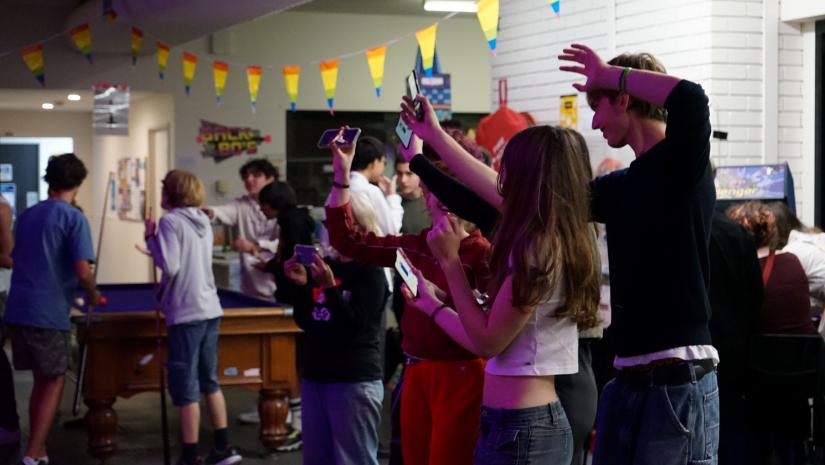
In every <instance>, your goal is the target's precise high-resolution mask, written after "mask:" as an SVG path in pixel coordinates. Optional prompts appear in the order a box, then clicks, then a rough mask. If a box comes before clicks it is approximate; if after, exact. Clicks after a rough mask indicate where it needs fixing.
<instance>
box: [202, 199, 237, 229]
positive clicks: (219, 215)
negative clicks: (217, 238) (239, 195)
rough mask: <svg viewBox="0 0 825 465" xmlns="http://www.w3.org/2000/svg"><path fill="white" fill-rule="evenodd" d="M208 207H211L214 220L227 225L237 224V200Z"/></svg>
mask: <svg viewBox="0 0 825 465" xmlns="http://www.w3.org/2000/svg"><path fill="white" fill-rule="evenodd" d="M209 208H211V209H212V213H213V215H214V220H215V221H217V222H219V223H221V224H226V225H229V226H234V225H236V224H238V210H239V209H238V202H235V201H232V202H229V203H227V204H226V205H220V206H216V207H209Z"/></svg>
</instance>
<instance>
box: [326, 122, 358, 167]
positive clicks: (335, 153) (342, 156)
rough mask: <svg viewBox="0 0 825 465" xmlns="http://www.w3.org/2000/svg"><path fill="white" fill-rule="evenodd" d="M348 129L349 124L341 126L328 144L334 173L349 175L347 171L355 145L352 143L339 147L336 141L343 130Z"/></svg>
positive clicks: (350, 165)
mask: <svg viewBox="0 0 825 465" xmlns="http://www.w3.org/2000/svg"><path fill="white" fill-rule="evenodd" d="M347 129H349V126H343V127H341V130H340V131H339V132H338V136H337V137H336V138H335V139H334V140H333V141H332V143H331V144H329V150H330V152H332V167H333V169H334V170H335V174H346V175H347V177H349V171H350V168H351V167H352V159H353V158H355V146H356V144H352V145H351V146H349V147H341V146H340V145H338V143H337V142H336V141H337V140H338V138H340V137H342V136H343V135H344V131H345V130H347Z"/></svg>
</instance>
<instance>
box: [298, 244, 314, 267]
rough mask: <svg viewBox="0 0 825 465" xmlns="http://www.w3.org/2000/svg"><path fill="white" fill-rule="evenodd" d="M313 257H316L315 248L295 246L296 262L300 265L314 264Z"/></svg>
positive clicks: (301, 245)
mask: <svg viewBox="0 0 825 465" xmlns="http://www.w3.org/2000/svg"><path fill="white" fill-rule="evenodd" d="M315 255H318V249H316V248H315V246H312V245H303V244H295V257H296V261H297V262H298V263H300V264H301V265H310V264H312V263H315Z"/></svg>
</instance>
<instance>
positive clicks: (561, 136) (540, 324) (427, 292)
mask: <svg viewBox="0 0 825 465" xmlns="http://www.w3.org/2000/svg"><path fill="white" fill-rule="evenodd" d="M420 101H421V102H422V104H423V105H424V107H425V113H429V112H430V111H431V107H430V105H429V103H428V102H427V101H426V100H425V99H423V98H422V99H421V100H420ZM402 107H403V108H404V111H403V112H402V115H403V117H404V118H405V120H406V121H407V124H408V125H409V126H410V127H411V128H412V129H413V130H414V131H415V132H416V134H418V135H419V136H421V137H422V138H423V139H424V140H425V142H428V143H429V144H430V145H432V146H433V148H435V149H436V151H437V152H439V154H442V152H443V151H454V152H455V151H458V150H461V149H460V147H456V145H455V144H453V143H451V142H450V141H447V140H446V139H447V138H449V136H446V135H445V134H443V131H441V130H440V128H439V127H438V125H437V123H436V124H432V122H431V121H434V118H433V115H428V116H427V117H425V119H424V121H421V122H419V121H417V120H415V116H414V112H413V110H412V108H411V105H410V102H409V101H408V102H407V103H406V104H405V105H402ZM581 150H582V148H581V146H580V145H579V144H578V143H577V141H575V140H574V138H573V136H572V135H571V132H570V131H568V130H565V129H561V128H554V127H549V126H537V127H533V128H529V129H526V130H524V131H522V132H520V133H518V134H517V135H516V136H514V137H513V138H512V139H511V140H510V141H509V142H508V144H507V148H506V149H505V151H504V155H503V158H502V165H501V172H500V173H499V174H498V179H497V186H498V189H493V190H492V191H489V190H488V191H486V192H484V191H480V190H478V191H477V193H478V194H479V195H481V196H482V197H483V198H484V200H485V201H487V202H488V203H490V204H491V205H494V206H496V207H497V208H498V209H499V211H500V212H501V218H500V221H499V225H498V228H497V231H496V234H495V237H494V241H493V252H492V257H491V261H490V265H491V269H492V270H493V272H494V273H495V276H494V277H493V280H492V281H491V282H492V285H491V288H490V289H489V290H488V291H489V294H491V295H492V296H493V297H492V299H491V304H490V306H489V309H486V310H485V308H484V307H483V304H481V303H480V300H482V299H477V298H476V296H475V295H474V294H473V293H472V291H471V287H470V285H469V283H468V282H467V278H466V277H465V275H464V273H463V271H462V266H461V262H460V261H459V259H458V244H459V241H460V239H461V229H460V228H459V227H458V222H457V220H456V219H455V218H449V217H447V218H445V219H443V220H442V221H440V222H439V223H438V224H437V225H436V226H435V227H434V228H433V230H432V231H431V232H430V234H429V236H428V242H429V245H430V248H431V249H432V251H433V253H434V255H435V256H436V257H437V258H438V260H439V263H440V265H441V267H442V269H443V270H444V274H445V275H446V277H447V281H448V284H449V286H450V292H451V294H452V298H453V302H452V304H451V305H452V307H451V306H448V305H446V304H444V303H442V302H441V300H440V299H439V297H438V296H439V295H442V293H441V292H440V290H438V289H436V288H435V287H434V286H433V285H432V284H431V283H428V282H426V280H425V279H424V278H423V276H421V275H420V274H419V275H418V279H419V289H418V297H416V298H415V299H414V300H413V302H414V304H415V305H416V306H417V307H418V308H419V309H420V310H421V311H423V312H425V313H427V314H428V315H430V317H431V318H433V319H434V320H435V321H436V323H438V324H439V326H441V327H442V328H443V329H444V330H445V331H446V332H447V333H448V334H450V336H452V337H453V338H454V339H456V340H457V341H461V343H462V345H464V346H465V347H467V346H468V345H469V346H471V347H475V348H476V353H478V354H479V355H481V356H482V357H485V358H489V359H490V360H489V361H488V363H487V368H486V374H485V379H484V393H483V400H482V411H481V422H480V430H481V437H480V438H479V441H478V444H477V446H476V451H475V463H476V464H492V463H516V461H517V460H518V459H517V458H518V457H521V459H522V460H523V459H524V458H527V461H529V462H530V463H543V464H551V465H554V464H558V465H568V464H569V463H570V459H571V456H572V452H573V451H572V436H571V432H570V425H569V423H568V420H567V417H566V415H565V413H564V409H563V408H562V407H561V404H560V403H559V401H558V397H557V395H556V391H555V384H554V376H555V375H561V374H570V373H575V372H576V371H577V370H578V359H577V348H578V347H577V343H578V331H577V326H579V327H581V328H583V329H584V328H590V327H593V326H595V325H596V324H597V322H598V318H597V315H596V313H597V309H598V304H599V286H600V264H599V260H598V252H597V250H596V243H595V237H594V234H593V230H592V227H590V226H589V225H588V211H589V210H588V204H589V199H588V192H587V182H588V181H589V176H588V172H589V168H588V167H587V166H586V162H585V160H586V158H585V157H584V156H583V155H582V153H581ZM458 156H461V155H458ZM453 159H455V155H454V156H453ZM467 162H468V163H472V162H471V161H469V159H468V161H467ZM482 166H483V165H482ZM480 173H481V175H482V176H488V177H495V176H496V174H495V172H493V171H492V170H490V171H489V172H484V171H480ZM470 187H471V188H473V186H470ZM407 294H408V297H409V293H407Z"/></svg>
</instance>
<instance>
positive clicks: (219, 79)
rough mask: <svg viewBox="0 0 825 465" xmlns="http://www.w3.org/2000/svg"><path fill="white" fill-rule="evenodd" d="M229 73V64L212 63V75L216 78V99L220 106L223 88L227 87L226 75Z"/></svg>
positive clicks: (216, 61)
mask: <svg viewBox="0 0 825 465" xmlns="http://www.w3.org/2000/svg"><path fill="white" fill-rule="evenodd" d="M228 73H229V65H228V64H226V63H224V62H222V61H218V60H215V61H213V62H212V74H213V75H214V76H215V99H216V100H217V101H218V105H220V104H221V97H223V88H224V86H226V75H227V74H228Z"/></svg>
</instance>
